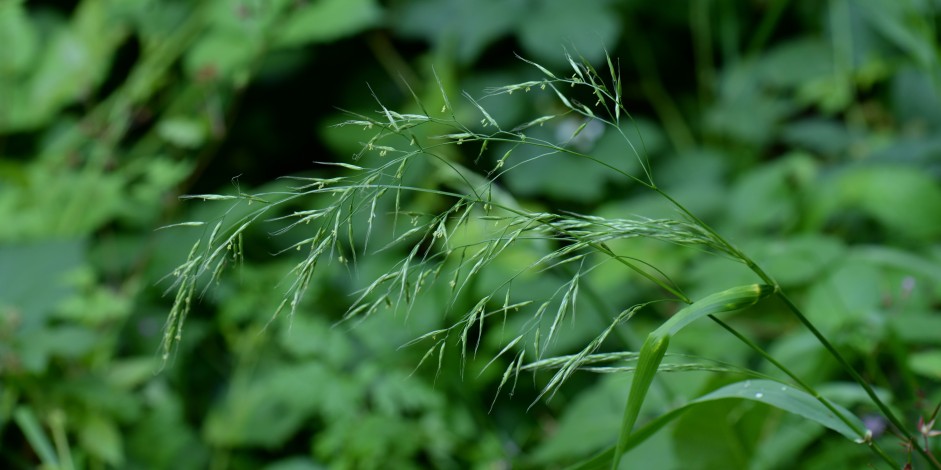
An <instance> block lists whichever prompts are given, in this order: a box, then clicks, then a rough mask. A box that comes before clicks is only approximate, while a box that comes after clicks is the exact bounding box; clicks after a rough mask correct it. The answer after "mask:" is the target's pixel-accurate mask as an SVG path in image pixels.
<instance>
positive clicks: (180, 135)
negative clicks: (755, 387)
mask: <svg viewBox="0 0 941 470" xmlns="http://www.w3.org/2000/svg"><path fill="white" fill-rule="evenodd" d="M206 127H207V126H206V123H205V122H204V121H201V120H198V119H194V118H188V117H175V118H169V119H164V120H162V121H160V124H158V125H157V134H158V135H160V137H162V138H163V139H164V140H166V141H167V142H170V143H171V144H173V145H176V146H177V147H181V148H184V149H195V148H198V147H199V146H200V145H202V144H203V143H204V142H205V141H206V138H207V137H208V134H209V129H207V128H206Z"/></svg>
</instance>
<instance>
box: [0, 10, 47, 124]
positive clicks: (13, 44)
mask: <svg viewBox="0 0 941 470" xmlns="http://www.w3.org/2000/svg"><path fill="white" fill-rule="evenodd" d="M25 5H26V2H22V1H6V2H2V3H0V44H3V45H4V46H3V47H2V48H0V87H2V86H4V85H2V84H3V81H4V79H11V78H16V77H17V76H18V75H20V74H22V73H23V72H26V71H28V70H29V69H30V68H29V67H30V65H31V63H32V62H33V60H34V59H35V57H36V49H37V48H38V47H39V35H38V32H37V31H36V28H35V26H34V25H33V23H32V21H31V20H30V18H29V16H28V15H27V14H26V8H25ZM0 90H2V88H0ZM0 96H5V93H0ZM0 128H2V122H0Z"/></svg>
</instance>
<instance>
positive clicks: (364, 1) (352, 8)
mask: <svg viewBox="0 0 941 470" xmlns="http://www.w3.org/2000/svg"><path fill="white" fill-rule="evenodd" d="M381 13H382V11H381V10H380V8H379V5H377V4H376V2H375V0H320V1H316V2H310V3H307V4H302V6H300V7H298V8H297V10H296V11H292V12H291V13H290V14H289V15H288V17H287V20H286V21H285V22H284V24H282V25H280V26H279V27H278V31H277V34H278V35H277V40H276V43H277V45H278V46H282V47H293V46H300V45H303V44H306V43H310V42H328V41H334V40H337V39H340V38H342V37H345V36H349V35H352V34H354V33H358V32H360V31H362V30H363V29H366V28H368V27H370V26H373V25H374V24H376V22H378V20H379V17H380V14H381Z"/></svg>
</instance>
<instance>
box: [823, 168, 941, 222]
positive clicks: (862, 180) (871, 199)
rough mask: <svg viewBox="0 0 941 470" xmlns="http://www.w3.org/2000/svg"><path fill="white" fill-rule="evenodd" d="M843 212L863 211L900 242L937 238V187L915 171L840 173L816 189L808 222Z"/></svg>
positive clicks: (940, 193)
mask: <svg viewBox="0 0 941 470" xmlns="http://www.w3.org/2000/svg"><path fill="white" fill-rule="evenodd" d="M847 209H857V210H861V211H864V212H865V213H867V214H868V215H870V216H871V217H873V218H874V219H876V220H877V221H879V222H880V223H881V224H883V226H884V227H885V228H886V229H887V230H889V231H890V232H891V233H892V234H893V235H894V236H896V237H898V238H901V239H916V240H919V239H921V240H925V239H933V238H936V237H938V236H939V235H941V186H939V184H938V181H937V179H936V178H935V177H933V176H932V175H930V174H927V173H925V172H923V171H919V170H917V169H915V168H910V167H906V166H901V165H879V166H875V165H872V166H859V167H855V168H851V169H848V170H846V171H844V172H841V173H839V174H837V175H835V176H833V177H831V178H830V179H828V180H827V181H824V182H822V184H821V185H820V187H819V195H818V196H817V197H816V204H814V205H813V206H812V212H811V217H810V219H811V220H812V221H815V222H816V223H817V224H819V223H821V222H822V221H823V220H826V219H828V218H832V217H834V216H836V215H838V214H839V213H840V212H841V211H845V210H847Z"/></svg>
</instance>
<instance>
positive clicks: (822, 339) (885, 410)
mask: <svg viewBox="0 0 941 470" xmlns="http://www.w3.org/2000/svg"><path fill="white" fill-rule="evenodd" d="M653 190H654V191H656V192H657V193H659V194H660V195H661V196H663V197H664V198H666V199H667V200H668V201H670V202H671V203H672V204H673V205H674V206H676V207H677V208H678V209H679V210H680V211H682V212H683V214H685V215H686V216H687V217H689V218H690V219H691V220H693V221H694V222H695V223H696V224H698V225H699V226H700V227H702V228H703V230H706V231H707V232H708V233H709V234H710V235H712V236H713V237H714V238H715V240H716V241H718V242H719V243H721V244H722V245H723V246H725V247H726V248H727V249H728V250H729V252H730V253H732V254H733V255H734V256H736V257H738V258H739V259H740V260H741V261H742V262H744V263H745V265H746V266H748V268H749V269H750V270H751V271H752V272H754V273H755V274H756V275H758V277H760V278H761V279H762V280H763V281H765V282H766V283H768V284H769V285H772V286H774V288H775V293H776V294H777V296H778V297H779V298H780V299H781V300H782V301H783V302H784V304H785V305H786V306H787V308H788V310H790V311H791V313H793V314H794V316H796V317H797V319H798V321H800V322H801V324H802V325H804V327H805V328H807V330H808V331H810V333H811V334H813V335H814V337H815V338H817V341H818V342H819V343H820V344H821V345H822V346H823V347H824V349H826V350H827V352H828V353H829V354H830V355H831V356H832V357H833V358H834V359H836V361H837V362H838V363H839V364H840V367H842V368H843V370H844V371H846V373H847V374H849V375H850V377H852V379H853V381H855V382H856V383H857V384H859V386H860V387H862V388H863V390H864V391H865V392H866V395H868V396H869V398H870V400H872V402H873V404H875V405H876V407H877V408H879V411H881V412H882V414H883V415H884V416H885V417H886V419H888V420H889V422H891V423H892V425H893V426H895V427H896V428H897V429H898V430H899V432H901V433H902V435H904V436H905V438H906V439H908V440H909V441H910V442H912V446H913V447H915V449H917V450H918V452H919V453H920V454H921V455H922V456H923V457H924V458H925V459H928V460H931V458H930V454H929V452H928V451H927V450H926V449H924V448H922V447H921V446H919V445H918V444H917V441H916V440H915V439H914V437H913V436H912V434H911V433H910V432H909V431H908V430H907V429H906V428H905V426H904V425H903V424H902V422H901V420H899V418H898V417H897V416H896V415H895V413H893V412H892V410H891V409H890V408H889V407H888V405H886V404H885V403H884V402H883V401H882V399H881V398H879V396H878V395H877V394H876V391H875V390H874V389H873V388H872V386H870V385H869V383H868V382H866V380H865V379H863V377H862V376H861V375H859V372H857V371H856V369H855V368H853V366H852V365H850V363H849V361H847V360H846V358H845V357H843V355H842V354H840V352H839V351H838V350H837V349H836V347H835V346H833V344H832V343H831V342H830V341H829V340H828V339H827V338H826V336H824V335H823V333H821V332H820V330H818V329H817V327H816V326H814V324H813V323H811V321H810V319H808V318H807V317H806V316H805V315H804V313H803V312H801V310H800V309H799V308H798V307H797V305H795V304H794V302H792V301H791V299H790V298H789V297H788V296H787V295H786V294H784V292H783V290H782V289H781V286H780V284H778V283H777V282H776V281H774V279H772V278H771V276H769V275H768V273H766V272H765V271H764V270H763V269H762V268H761V267H760V266H759V265H758V264H757V263H755V262H754V261H753V260H752V259H751V258H749V257H748V256H746V255H745V254H744V253H742V252H741V251H739V250H738V249H737V248H735V247H734V246H733V245H732V244H731V243H729V242H728V241H726V240H725V238H723V237H722V236H721V235H719V234H718V233H717V232H716V231H715V230H713V229H712V228H711V227H709V225H707V224H706V223H705V222H703V221H702V220H701V219H699V218H698V217H696V216H695V215H693V213H692V212H690V211H689V210H688V209H686V207H684V206H683V205H682V204H680V203H679V202H678V201H677V200H675V199H673V198H672V197H670V195H668V194H667V193H665V192H664V191H663V190H661V189H660V188H658V187H656V186H654V187H653ZM935 468H941V466H935Z"/></svg>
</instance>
